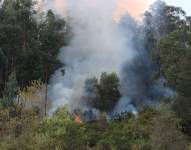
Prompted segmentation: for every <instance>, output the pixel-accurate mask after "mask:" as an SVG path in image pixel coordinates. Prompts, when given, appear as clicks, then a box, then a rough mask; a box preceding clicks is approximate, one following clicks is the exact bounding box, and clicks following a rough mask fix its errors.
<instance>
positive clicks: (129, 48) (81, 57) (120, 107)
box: [49, 0, 173, 116]
mask: <svg viewBox="0 0 191 150" xmlns="http://www.w3.org/2000/svg"><path fill="white" fill-rule="evenodd" d="M115 7H116V1H115V0H104V1H103V0H94V1H90V0H78V1H76V0H66V1H65V8H66V10H65V12H66V16H68V18H69V19H68V22H69V24H71V28H72V32H73V38H72V40H71V41H70V44H69V46H67V47H63V48H61V50H60V54H59V56H58V57H59V60H60V61H61V62H62V63H63V64H64V65H65V67H64V70H65V75H64V76H63V73H62V71H61V70H62V68H61V69H60V70H58V71H57V72H56V73H55V74H54V75H53V76H52V79H51V86H50V89H49V96H50V99H52V100H53V108H52V110H50V112H52V111H54V110H56V109H57V108H58V107H60V106H63V105H68V108H69V109H70V111H72V110H74V109H81V110H82V111H86V112H87V111H88V110H89V109H93V108H89V105H88V101H87V100H86V98H88V97H89V99H92V98H94V96H95V95H94V94H95V93H96V91H94V88H93V87H92V86H91V85H92V84H91V83H90V84H88V83H85V81H86V79H91V78H93V77H96V78H98V79H99V77H100V75H101V73H102V72H107V73H112V72H116V73H117V75H118V76H119V78H120V81H121V83H120V84H121V87H120V92H121V95H122V97H121V98H120V99H119V102H118V104H117V105H116V106H115V108H114V110H113V112H110V113H111V114H112V115H113V114H116V113H120V112H132V113H134V114H136V113H137V111H138V109H139V107H140V106H145V105H156V104H157V103H158V102H159V100H160V98H161V97H163V96H166V97H168V96H172V95H173V92H172V91H171V90H170V89H169V88H166V87H165V80H164V79H163V78H160V79H159V80H157V81H155V82H152V81H151V75H152V74H153V72H154V70H155V68H156V66H155V64H154V63H153V62H152V60H151V56H150V51H149V50H148V49H146V48H145V46H144V31H140V27H139V26H138V25H137V23H136V22H135V21H134V19H133V18H132V17H130V16H129V15H128V14H126V15H125V16H124V17H123V18H122V19H121V20H120V21H119V22H118V23H117V22H116V21H115V20H114V19H113V12H114V9H115ZM87 82H88V81H87ZM85 85H89V87H88V88H89V89H90V91H88V90H87V87H85ZM84 95H85V97H86V98H83V96H84ZM93 110H94V109H93ZM92 112H94V111H91V113H92ZM95 112H97V110H95ZM89 114H90V113H89ZM90 116H91V115H90Z"/></svg>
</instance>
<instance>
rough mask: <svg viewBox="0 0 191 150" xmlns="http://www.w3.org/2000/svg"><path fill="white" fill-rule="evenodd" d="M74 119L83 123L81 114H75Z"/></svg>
mask: <svg viewBox="0 0 191 150" xmlns="http://www.w3.org/2000/svg"><path fill="white" fill-rule="evenodd" d="M74 120H75V121H76V122H77V123H82V120H81V117H80V116H79V115H75V116H74Z"/></svg>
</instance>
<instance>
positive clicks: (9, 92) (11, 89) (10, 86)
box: [0, 72, 18, 107]
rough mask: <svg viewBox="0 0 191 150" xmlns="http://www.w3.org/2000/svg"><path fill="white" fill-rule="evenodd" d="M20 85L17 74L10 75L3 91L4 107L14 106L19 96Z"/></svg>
mask: <svg viewBox="0 0 191 150" xmlns="http://www.w3.org/2000/svg"><path fill="white" fill-rule="evenodd" d="M17 90H18V85H17V79H16V74H15V73H14V72H13V73H12V74H10V75H9V79H8V82H7V83H6V84H5V89H4V91H3V98H2V99H0V103H1V105H2V106H3V107H9V106H12V105H13V101H14V98H15V96H16V94H17Z"/></svg>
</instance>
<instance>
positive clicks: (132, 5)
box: [39, 0, 191, 19]
mask: <svg viewBox="0 0 191 150" xmlns="http://www.w3.org/2000/svg"><path fill="white" fill-rule="evenodd" d="M39 1H42V0H39ZM43 1H46V2H48V4H49V6H50V7H54V8H55V10H56V11H57V12H59V13H61V14H63V10H64V1H65V0H43ZM117 1H118V5H117V8H116V11H115V12H114V15H115V17H116V18H119V16H121V15H123V14H124V13H125V12H127V11H128V12H129V13H130V14H131V15H132V16H133V17H134V18H137V19H140V18H141V14H143V13H144V11H145V10H147V9H148V8H149V5H150V4H152V3H153V2H154V1H155V0H117ZM164 1H165V2H166V3H167V4H169V5H174V6H179V7H182V8H183V10H185V11H186V13H187V15H191V0H164Z"/></svg>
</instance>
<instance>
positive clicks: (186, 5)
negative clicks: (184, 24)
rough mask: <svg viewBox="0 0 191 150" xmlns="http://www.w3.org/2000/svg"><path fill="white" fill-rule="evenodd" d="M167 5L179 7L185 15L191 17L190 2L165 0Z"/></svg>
mask: <svg viewBox="0 0 191 150" xmlns="http://www.w3.org/2000/svg"><path fill="white" fill-rule="evenodd" d="M165 2H166V3H167V4H170V5H174V6H180V7H182V8H183V10H185V11H186V13H187V15H191V0H165Z"/></svg>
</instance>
